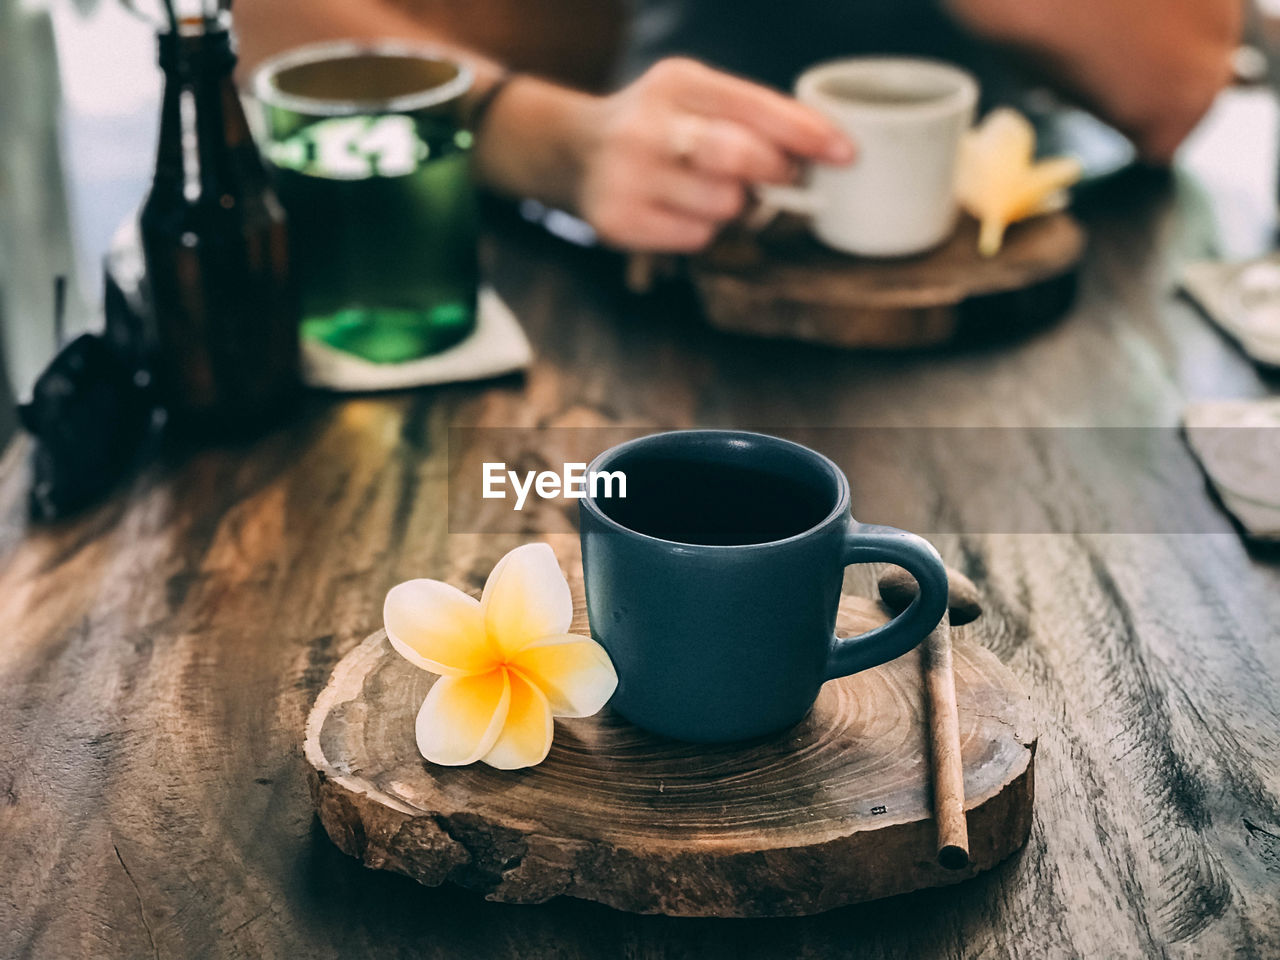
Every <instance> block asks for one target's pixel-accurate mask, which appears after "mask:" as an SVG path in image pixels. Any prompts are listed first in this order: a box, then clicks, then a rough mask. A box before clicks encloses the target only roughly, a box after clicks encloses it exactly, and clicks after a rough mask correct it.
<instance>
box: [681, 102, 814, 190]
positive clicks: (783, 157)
mask: <svg viewBox="0 0 1280 960" xmlns="http://www.w3.org/2000/svg"><path fill="white" fill-rule="evenodd" d="M668 143H669V145H670V151H671V156H672V157H673V158H675V159H676V161H677V162H678V163H679V164H680V165H682V166H685V167H687V168H690V169H694V170H698V171H700V172H702V173H705V174H709V175H711V176H714V177H721V178H726V179H731V180H739V181H741V182H743V183H790V182H791V181H793V180H794V179H795V177H796V174H797V172H798V168H797V165H796V163H795V161H794V160H793V159H792V158H791V156H790V155H789V154H788V153H787V152H786V151H784V150H783V149H782V148H780V147H779V146H777V145H776V144H774V143H772V142H770V141H769V140H768V139H766V138H765V137H762V136H760V135H759V134H758V133H756V132H755V131H753V130H751V129H749V128H748V127H745V126H743V125H742V124H739V123H735V122H733V121H731V120H722V119H716V118H708V117H701V116H697V115H696V114H684V115H682V116H678V117H676V118H674V119H673V121H672V123H671V130H670V133H669V135H668Z"/></svg>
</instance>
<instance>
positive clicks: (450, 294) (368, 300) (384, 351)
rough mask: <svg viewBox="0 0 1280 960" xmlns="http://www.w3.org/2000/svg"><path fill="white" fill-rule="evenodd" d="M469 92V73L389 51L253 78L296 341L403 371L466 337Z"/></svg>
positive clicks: (262, 71)
mask: <svg viewBox="0 0 1280 960" xmlns="http://www.w3.org/2000/svg"><path fill="white" fill-rule="evenodd" d="M471 83H472V76H471V72H470V70H469V69H468V68H467V67H465V66H464V65H461V64H458V63H455V62H452V61H450V60H448V59H446V58H443V57H441V56H438V55H435V54H433V53H431V52H425V51H422V50H420V49H416V48H412V47H406V46H401V45H396V44H390V43H377V44H373V45H364V44H356V43H349V42H343V43H326V44H317V45H312V46H307V47H302V48H299V49H297V50H293V51H290V52H288V53H285V54H282V55H281V56H279V57H276V58H274V59H272V60H269V61H267V62H266V63H264V64H263V65H262V66H261V67H260V68H259V69H258V70H257V71H256V72H255V74H254V76H253V79H252V83H251V89H252V92H253V95H254V97H255V99H256V100H257V101H258V102H259V104H260V105H261V107H262V120H263V127H264V130H263V134H264V143H263V152H264V154H265V156H266V157H267V160H268V161H269V163H270V164H271V166H272V167H273V168H274V170H275V175H276V189H277V192H278V193H279V195H280V199H281V201H282V202H283V204H284V207H285V210H286V212H287V213H288V215H289V221H290V224H291V235H292V237H293V257H294V262H295V267H296V270H297V274H298V280H299V284H300V292H301V297H302V313H303V319H302V336H303V337H304V338H310V339H314V340H319V341H321V342H323V343H325V344H327V345H329V346H330V347H333V348H335V349H338V350H342V351H345V352H347V353H350V354H354V355H355V356H358V357H361V358H363V359H365V360H369V361H372V362H374V363H400V362H403V361H406V360H412V359H416V358H418V357H424V356H428V355H430V354H433V353H438V352H439V351H441V350H444V349H446V348H447V347H450V346H452V345H453V344H455V343H457V342H458V341H459V340H461V339H463V338H464V337H466V336H467V334H469V333H470V332H471V331H472V330H473V329H474V328H475V313H476V288H477V285H478V281H479V267H478V263H477V255H476V234H477V225H476V201H475V191H474V187H473V185H472V181H471V176H470V171H469V168H468V159H469V153H470V148H471V132H470V131H469V130H467V129H466V127H465V124H464V121H463V108H462V102H463V98H464V96H465V95H466V94H467V92H468V91H469V90H470V88H471Z"/></svg>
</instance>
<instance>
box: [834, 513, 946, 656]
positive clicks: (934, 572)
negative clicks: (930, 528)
mask: <svg viewBox="0 0 1280 960" xmlns="http://www.w3.org/2000/svg"><path fill="white" fill-rule="evenodd" d="M841 563H842V564H843V566H846V567H847V566H849V564H851V563H894V564H897V565H898V566H900V567H903V568H905V569H906V571H907V572H908V573H910V574H911V575H912V576H913V577H915V578H916V583H918V584H919V585H920V590H919V592H918V593H917V594H916V598H915V599H914V600H912V601H911V604H910V605H909V606H908V607H907V609H905V610H903V611H902V612H901V613H899V614H898V615H897V616H896V617H894V618H893V619H892V620H890V621H889V622H888V623H886V624H885V625H884V626H881V627H876V628H875V629H874V630H870V631H868V632H867V633H864V634H861V635H859V636H856V637H836V638H835V640H834V642H833V643H832V645H831V652H830V653H829V654H828V656H827V675H826V678H825V679H827V680H834V679H836V677H847V676H848V675H849V674H851V673H857V672H858V671H859V670H866V669H868V668H869V667H876V666H879V665H880V664H882V663H887V662H888V661H890V660H893V659H895V658H897V657H900V656H902V655H903V654H904V653H906V652H907V651H908V650H911V649H912V648H914V647H916V646H917V645H918V644H919V643H920V641H922V640H923V639H924V638H925V637H927V636H928V635H929V633H930V631H932V630H933V628H934V627H936V626H937V625H938V623H939V622H941V620H942V615H943V614H944V613H946V612H947V568H946V566H945V565H944V564H943V562H942V557H940V556H938V551H937V550H935V549H934V547H933V544H931V543H930V542H929V541H928V540H926V539H924V537H917V536H916V535H915V534H914V533H907V532H906V531H905V530H898V529H896V528H894V527H882V526H878V525H876V524H870V523H855V524H854V526H853V529H851V530H849V531H848V532H847V533H846V534H845V535H844V554H843V557H842V560H841Z"/></svg>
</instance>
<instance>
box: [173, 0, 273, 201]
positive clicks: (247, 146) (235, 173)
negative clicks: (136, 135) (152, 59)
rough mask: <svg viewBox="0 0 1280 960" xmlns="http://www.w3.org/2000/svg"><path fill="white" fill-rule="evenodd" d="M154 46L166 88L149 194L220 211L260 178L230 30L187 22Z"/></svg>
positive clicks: (259, 164)
mask: <svg viewBox="0 0 1280 960" xmlns="http://www.w3.org/2000/svg"><path fill="white" fill-rule="evenodd" d="M159 48H160V66H161V68H162V69H163V71H164V75H165V85H164V99H163V103H162V106H161V118H160V140H159V148H158V152H157V156H156V177H155V186H154V188H153V189H157V190H160V191H163V192H167V193H170V194H181V195H183V196H184V197H185V199H187V200H188V201H195V200H203V201H207V202H212V201H219V202H223V204H224V206H225V199H224V198H226V197H227V196H228V195H230V196H232V197H234V196H236V195H238V194H240V193H242V192H243V191H244V190H245V189H246V188H247V187H250V186H253V187H257V186H258V183H257V182H258V181H261V180H263V179H264V178H265V172H264V171H263V170H262V166H261V162H260V161H259V160H258V157H257V151H256V149H255V147H254V145H253V141H252V138H251V136H250V134H249V127H248V123H247V121H246V120H245V116H244V110H243V108H242V107H241V105H240V100H239V96H238V94H237V92H236V88H235V84H234V81H233V79H232V71H233V70H234V68H235V63H236V56H235V50H234V47H233V44H232V40H231V33H230V31H229V30H228V29H227V28H226V26H225V24H209V25H200V26H194V25H191V26H188V27H184V28H183V29H181V30H179V32H178V33H177V34H176V35H175V34H173V33H163V34H160V36H159ZM246 179H250V180H253V181H255V183H253V184H246V183H245V182H244V181H245V180H246ZM193 184H198V186H199V192H198V198H197V197H192V196H191V195H190V187H191V186H192V185H193Z"/></svg>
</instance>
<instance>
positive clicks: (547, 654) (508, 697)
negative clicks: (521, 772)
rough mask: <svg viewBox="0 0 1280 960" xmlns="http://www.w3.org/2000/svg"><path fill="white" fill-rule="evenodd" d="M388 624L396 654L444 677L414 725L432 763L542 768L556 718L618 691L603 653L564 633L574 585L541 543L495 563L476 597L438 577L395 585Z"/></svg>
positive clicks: (580, 713)
mask: <svg viewBox="0 0 1280 960" xmlns="http://www.w3.org/2000/svg"><path fill="white" fill-rule="evenodd" d="M382 619H383V623H384V625H385V626H386V628H387V638H388V639H389V640H390V641H391V645H392V646H393V647H394V648H395V649H396V651H397V652H399V653H400V654H401V655H402V656H403V657H404V658H405V659H406V660H408V661H409V662H410V663H412V664H414V665H415V666H419V667H421V668H422V669H424V670H430V671H431V672H432V673H438V674H440V679H439V680H437V681H436V682H435V683H434V684H433V685H432V687H431V690H430V691H429V692H428V693H427V699H426V700H425V701H423V704H422V709H421V710H419V711H418V722H417V739H418V750H419V751H420V752H421V753H422V755H423V756H424V757H425V758H426V759H427V760H430V761H431V762H432V763H439V764H445V765H448V766H461V765H463V764H468V763H474V762H475V761H477V760H483V761H484V762H485V763H487V764H489V765H490V766H492V767H498V768H499V769H502V770H516V769H519V768H521V767H531V766H533V765H534V764H537V763H541V762H542V761H543V759H544V758H545V757H546V755H547V751H548V750H550V749H551V737H552V733H553V726H552V717H588V716H590V715H591V714H593V713H595V712H596V711H597V710H599V709H600V708H601V707H603V706H604V705H605V703H606V702H608V700H609V698H610V697H611V696H613V691H614V689H615V688H616V687H617V685H618V675H617V674H616V673H615V672H614V669H613V664H612V663H611V662H610V660H609V655H608V654H607V653H605V651H604V648H603V647H601V646H600V644H598V643H596V642H595V641H594V640H592V639H591V638H590V637H582V636H577V635H575V634H572V633H569V632H568V630H569V623H570V621H571V620H572V619H573V600H572V598H571V597H570V595H569V584H568V583H567V582H566V581H565V578H564V574H563V573H561V572H560V565H559V564H558V563H556V557H555V554H554V553H553V552H552V550H551V547H550V546H548V545H547V544H545V543H530V544H525V545H524V546H522V547H517V548H516V549H514V550H512V551H511V552H510V553H508V554H507V555H506V556H505V557H503V558H502V559H501V560H499V561H498V565H497V566H496V567H494V568H493V572H492V573H490V574H489V579H488V581H487V582H486V583H485V585H484V594H483V596H482V597H481V599H479V600H476V599H475V598H474V597H469V596H467V595H466V594H465V593H463V592H462V591H461V590H459V589H458V588H457V587H452V586H450V585H449V584H447V583H442V582H440V581H439V580H409V581H406V582H405V583H401V584H399V585H397V586H395V587H392V588H391V591H390V592H389V593H388V594H387V600H386V603H385V604H384V606H383V608H382Z"/></svg>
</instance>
